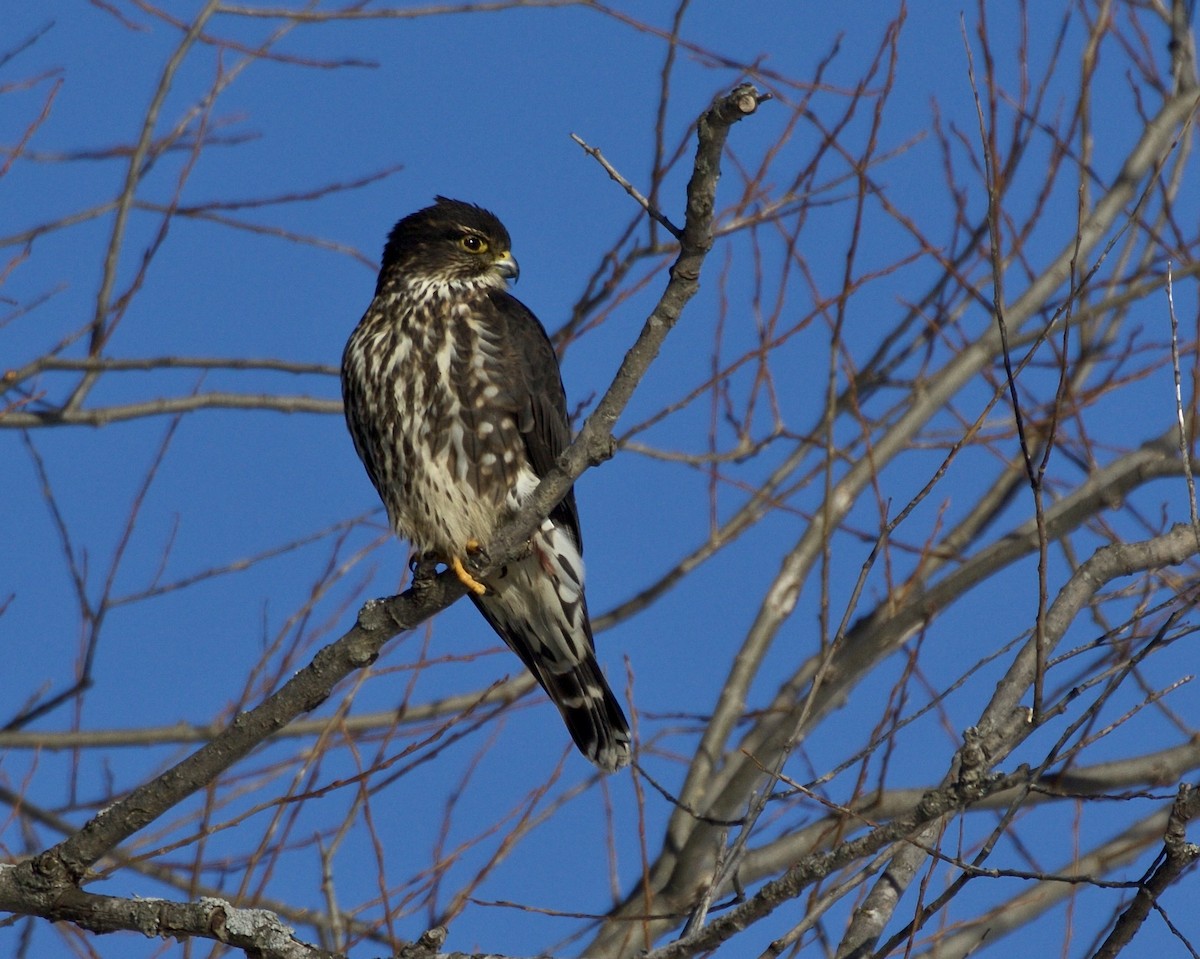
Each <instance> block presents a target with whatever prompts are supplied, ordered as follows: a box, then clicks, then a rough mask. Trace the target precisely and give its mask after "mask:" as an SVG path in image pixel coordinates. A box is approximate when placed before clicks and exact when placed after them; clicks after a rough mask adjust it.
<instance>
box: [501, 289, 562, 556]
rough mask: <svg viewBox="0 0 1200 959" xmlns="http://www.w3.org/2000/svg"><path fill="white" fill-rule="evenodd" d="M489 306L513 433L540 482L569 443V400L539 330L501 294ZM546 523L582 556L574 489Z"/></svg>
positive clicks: (525, 311) (513, 300) (537, 324)
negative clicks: (505, 362)
mask: <svg viewBox="0 0 1200 959" xmlns="http://www.w3.org/2000/svg"><path fill="white" fill-rule="evenodd" d="M492 302H493V304H494V305H495V307H496V309H497V311H498V312H499V313H500V315H501V316H502V317H503V318H504V324H505V327H506V336H505V341H506V344H507V346H508V348H509V349H508V354H509V357H510V367H511V374H512V376H513V388H514V393H515V399H516V406H517V428H518V430H519V431H520V433H521V437H522V439H523V440H524V441H525V454H526V456H527V457H528V459H529V464H530V466H531V467H533V471H534V472H535V473H536V474H537V475H538V477H539V478H543V477H545V476H546V474H547V473H549V472H550V470H551V469H553V467H554V463H555V460H557V459H558V457H559V455H560V454H561V453H562V452H563V450H565V449H566V448H567V446H569V445H570V443H571V427H570V424H569V422H568V420H567V394H566V391H565V390H564V389H563V383H562V376H561V374H560V373H559V371H558V357H557V356H556V355H555V352H554V347H553V345H551V343H550V337H548V336H547V335H546V331H545V329H544V328H543V327H542V324H541V323H540V322H538V319H537V317H536V316H534V315H533V313H532V312H531V311H530V310H529V308H528V307H526V306H525V304H524V303H522V302H521V301H520V300H518V299H517V298H516V297H514V296H511V295H509V294H508V293H504V292H499V293H496V294H494V295H493V296H492ZM550 518H551V519H552V520H554V521H555V522H556V523H560V524H562V525H564V526H566V527H567V528H568V529H570V531H571V533H572V535H574V537H575V542H576V544H577V546H578V548H579V549H580V551H581V552H582V550H583V539H582V537H581V536H580V532H579V510H578V508H577V507H576V505H575V491H574V490H573V489H572V490H569V491H568V492H567V495H566V496H564V497H563V498H562V500H561V501H560V502H559V504H558V505H557V506H556V507H554V509H553V510H552V511H551V512H550Z"/></svg>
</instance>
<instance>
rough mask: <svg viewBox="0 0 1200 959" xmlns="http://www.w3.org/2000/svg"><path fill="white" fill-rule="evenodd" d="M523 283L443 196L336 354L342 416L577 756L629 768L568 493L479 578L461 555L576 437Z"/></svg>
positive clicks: (412, 221)
mask: <svg viewBox="0 0 1200 959" xmlns="http://www.w3.org/2000/svg"><path fill="white" fill-rule="evenodd" d="M516 278H517V261H516V260H515V259H513V256H512V253H511V251H510V240H509V236H508V231H507V230H506V229H505V228H504V225H503V224H502V223H501V222H500V221H499V220H498V219H497V218H496V217H495V216H494V215H493V214H491V213H489V212H488V211H487V210H484V209H482V208H480V207H478V206H474V205H472V204H470V203H463V202H461V201H458V200H448V199H446V198H445V197H438V198H437V202H436V203H435V204H434V205H433V206H431V207H427V208H426V209H423V210H418V211H417V212H416V213H413V214H411V215H409V216H407V217H405V218H404V219H403V220H401V221H400V222H399V223H397V224H396V226H395V227H394V228H393V229H392V232H391V234H390V235H389V236H388V240H387V245H386V246H385V248H384V251H383V263H382V267H381V269H380V271H379V282H378V283H377V284H376V287H375V298H374V299H373V300H372V301H371V305H370V307H368V308H367V312H366V314H365V315H364V316H363V318H362V320H361V321H360V322H359V324H358V326H357V328H356V329H355V330H354V333H353V334H352V335H351V336H350V341H349V342H348V343H347V344H346V350H345V353H344V354H343V356H342V396H343V399H344V400H345V409H346V423H347V425H348V426H349V428H350V435H351V436H352V437H353V439H354V447H355V449H356V450H357V451H358V455H359V458H360V459H361V460H362V461H363V465H364V466H365V467H366V470H367V474H368V475H369V476H370V478H371V482H372V483H374V484H375V489H376V490H377V491H378V492H379V497H380V499H382V500H383V504H384V506H385V507H386V508H387V513H388V518H389V520H390V521H391V525H392V528H393V529H394V530H395V531H396V533H397V534H398V535H399V536H401V537H403V538H405V539H407V540H409V542H410V543H411V544H412V546H413V548H414V550H416V552H417V554H418V555H421V556H431V557H433V558H435V559H436V560H438V561H439V562H442V563H445V564H446V566H447V567H448V568H450V569H452V570H454V572H455V573H456V574H457V575H458V578H459V579H460V580H461V581H462V582H463V583H464V584H465V585H466V586H467V587H468V595H469V596H470V597H471V600H472V602H474V603H475V606H476V608H477V609H478V610H479V611H480V612H481V613H483V616H484V618H485V619H486V620H487V621H488V622H489V623H490V624H491V626H492V628H493V629H494V630H495V631H496V632H497V633H498V634H499V635H500V638H501V639H503V640H504V642H505V643H507V644H508V646H509V648H510V649H512V651H513V652H515V653H516V654H517V655H518V656H519V657H520V658H521V661H522V662H523V663H524V664H525V666H526V667H527V668H528V669H529V671H530V672H531V673H533V676H534V678H535V679H537V681H538V682H539V683H540V684H541V686H542V688H543V689H544V690H545V691H546V693H547V694H548V695H549V696H550V699H551V700H553V702H554V705H555V706H557V707H558V710H559V712H560V713H562V717H563V720H564V722H565V723H566V725H567V730H568V731H569V732H570V734H571V738H572V739H574V740H575V744H576V745H577V746H578V747H579V750H580V752H582V753H583V754H584V755H585V756H586V757H587V758H588V759H590V760H591V761H592V762H593V763H595V764H596V765H597V766H599V767H600V768H601V769H604V770H607V771H612V770H616V769H619V768H621V767H622V766H625V765H627V764H628V763H629V759H630V755H629V725H628V723H627V722H626V720H625V714H624V713H623V712H622V711H621V706H620V704H619V703H618V702H617V699H616V697H615V696H614V695H613V693H612V690H611V689H609V686H608V683H607V682H605V680H604V676H603V674H602V673H601V672H600V667H599V665H598V664H597V662H596V656H595V650H594V643H593V640H592V627H591V623H590V622H589V620H588V612H587V601H586V599H585V598H584V592H583V579H584V570H583V541H582V539H581V537H580V534H579V514H578V510H577V509H576V505H575V494H574V491H573V490H572V491H570V492H568V493H567V495H566V496H565V497H563V499H562V501H561V502H559V504H558V505H557V506H556V507H554V509H553V511H552V512H551V513H550V516H549V517H548V518H546V519H545V520H544V521H543V522H542V523H541V525H540V527H539V528H538V529H537V530H536V531H535V532H534V534H533V536H532V537H531V538H530V541H529V548H528V550H526V551H525V552H523V553H522V554H521V555H520V556H519V557H518V558H517V559H514V560H511V561H510V562H508V563H507V564H506V565H505V566H503V567H502V568H501V569H499V570H498V571H497V572H495V573H493V574H492V575H489V576H487V577H484V578H482V579H481V580H478V581H477V580H476V579H475V578H474V577H473V576H472V575H471V573H470V572H468V570H467V569H466V567H465V565H464V562H463V561H464V559H466V558H467V557H469V556H471V555H473V554H475V553H477V552H478V551H479V550H480V549H481V548H482V546H483V544H486V543H487V542H488V541H489V540H490V539H491V538H492V536H493V535H494V534H495V533H496V532H497V531H498V530H499V529H500V527H501V526H503V525H504V523H505V522H506V521H507V520H508V519H510V518H511V517H512V516H513V515H514V514H515V513H516V511H517V510H518V509H520V507H521V506H522V505H523V503H524V502H525V500H526V499H527V498H528V497H529V495H530V494H531V493H532V492H533V490H534V489H535V488H536V487H537V485H538V482H539V481H540V480H541V479H542V477H544V476H545V475H546V473H547V472H549V470H550V469H551V468H552V467H553V466H554V461H555V459H556V458H557V457H558V455H559V454H560V453H562V451H563V450H564V449H566V447H567V444H568V443H569V442H570V439H571V432H570V426H569V423H568V420H567V400H566V393H565V392H564V390H563V385H562V378H561V376H560V374H559V370H558V360H557V358H556V356H555V354H554V348H553V346H551V344H550V339H549V337H547V335H546V331H545V330H544V329H543V328H542V325H541V324H540V323H539V322H538V320H537V318H536V317H535V316H534V315H533V314H532V313H531V312H530V311H529V310H528V309H527V308H526V306H525V305H524V304H523V303H521V301H520V300H518V299H516V298H515V297H514V296H512V295H511V294H510V293H509V292H508V282H507V281H508V280H516Z"/></svg>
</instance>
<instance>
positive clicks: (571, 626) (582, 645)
mask: <svg viewBox="0 0 1200 959" xmlns="http://www.w3.org/2000/svg"><path fill="white" fill-rule="evenodd" d="M532 546H533V549H532V551H531V553H530V555H528V556H525V557H522V558H521V559H519V560H516V561H514V562H511V563H509V564H508V565H507V566H505V567H504V569H503V570H501V572H499V573H497V574H496V575H494V576H492V577H489V578H488V580H486V583H485V585H486V586H487V590H488V591H487V593H485V594H484V595H482V596H474V595H472V597H471V598H472V599H473V600H474V601H475V605H476V606H477V607H478V608H479V610H480V612H482V613H483V615H484V616H485V617H486V618H487V621H488V622H489V623H491V625H492V628H493V629H495V630H496V632H497V633H499V634H500V637H501V638H502V639H503V640H504V642H505V643H507V644H508V646H509V648H511V649H512V650H513V652H515V653H516V654H517V655H518V656H520V657H521V661H522V662H524V663H525V665H526V667H527V668H528V669H529V671H530V672H531V673H533V675H534V678H535V679H537V681H538V682H539V683H540V684H541V687H542V689H544V690H545V691H546V693H547V695H548V696H549V697H550V699H551V700H552V701H553V702H554V705H555V706H557V707H558V711H559V712H560V713H562V717H563V721H564V722H565V723H566V726H567V730H568V732H570V734H571V738H572V739H573V740H575V745H576V746H578V747H579V751H580V752H581V753H583V754H584V755H585V756H587V758H588V759H590V760H591V761H592V762H593V763H595V764H596V765H597V766H599V767H600V768H601V769H603V770H605V771H607V772H613V771H614V770H617V769H620V768H621V767H622V766H627V765H628V764H629V760H630V751H629V723H628V722H627V721H626V719H625V713H624V712H623V711H622V710H621V704H620V703H619V702H617V698H616V696H614V695H613V692H612V690H611V689H610V688H609V685H608V683H607V682H606V681H605V679H604V675H603V674H602V673H601V672H600V666H599V664H598V663H597V662H596V654H595V650H594V645H593V642H592V628H591V624H590V623H589V622H588V616H587V603H586V601H585V599H584V595H583V561H582V559H581V558H580V557H579V552H578V550H577V549H576V548H575V547H574V544H573V542H571V541H570V537H569V535H568V534H567V533H566V532H565V531H564V530H562V529H560V528H557V527H553V526H552V524H550V523H549V522H547V523H546V524H545V525H544V526H543V527H542V530H540V531H539V532H538V533H536V534H535V535H534V537H533V539H532Z"/></svg>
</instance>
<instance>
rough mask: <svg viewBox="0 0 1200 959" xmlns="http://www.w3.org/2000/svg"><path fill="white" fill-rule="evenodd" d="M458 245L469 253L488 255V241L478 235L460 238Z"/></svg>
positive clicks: (471, 234)
mask: <svg viewBox="0 0 1200 959" xmlns="http://www.w3.org/2000/svg"><path fill="white" fill-rule="evenodd" d="M458 245H459V246H461V247H462V248H463V249H464V250H466V251H467V252H468V253H486V252H487V248H488V243H487V240H485V239H484V238H483V237H481V236H480V235H479V234H477V233H468V234H466V236H462V237H459V240H458Z"/></svg>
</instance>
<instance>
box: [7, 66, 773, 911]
mask: <svg viewBox="0 0 1200 959" xmlns="http://www.w3.org/2000/svg"><path fill="white" fill-rule="evenodd" d="M765 99H767V96H765V95H762V94H759V93H758V92H757V91H756V90H755V89H754V88H753V87H751V86H749V85H742V86H739V87H737V88H736V89H735V90H733V91H732V92H731V93H730V94H728V95H726V96H721V97H718V98H716V99H715V100H714V101H713V103H712V105H711V106H710V107H709V108H708V110H707V111H705V113H704V114H703V115H702V116H701V117H700V120H699V123H698V145H697V151H696V160H695V166H694V169H693V173H692V178H691V181H690V182H689V183H688V188H687V214H686V221H685V225H684V229H683V236H682V241H681V250H680V254H679V257H678V259H677V260H676V262H675V264H674V266H673V267H672V269H671V274H670V281H669V282H668V284H667V287H666V289H665V290H664V292H663V294H662V297H661V299H660V300H659V303H658V305H657V306H656V307H655V309H654V311H653V312H652V313H651V314H650V316H649V318H648V319H647V320H646V323H645V325H644V327H643V329H642V332H641V334H640V335H639V337H638V339H637V341H636V342H635V344H634V345H633V346H632V347H631V348H630V350H629V352H628V353H627V354H626V356H625V358H624V361H623V362H622V364H621V367H620V369H619V370H618V372H617V374H616V376H615V378H614V380H613V383H612V385H611V386H610V387H609V389H608V392H607V393H606V394H605V396H604V398H603V399H602V400H601V401H600V403H599V405H598V406H597V408H596V410H595V411H594V412H593V413H592V415H591V416H590V417H589V418H588V420H587V422H586V423H585V424H584V427H583V429H582V431H581V432H580V435H579V436H578V437H577V438H576V440H575V442H574V443H572V444H571V446H570V447H569V448H568V449H567V450H566V451H565V452H564V453H563V455H562V456H561V457H560V458H559V461H558V464H557V466H556V468H555V469H554V470H552V471H551V472H550V474H549V475H548V476H547V477H546V478H545V479H544V480H543V481H542V482H541V484H540V485H539V486H538V488H537V489H536V490H535V491H534V494H533V495H532V497H531V498H530V500H529V502H528V503H527V505H526V506H525V507H524V508H523V509H522V510H521V511H520V513H518V514H517V516H516V517H514V519H513V520H512V521H511V522H510V523H509V524H507V525H506V526H505V528H504V529H503V530H501V532H500V533H499V534H498V535H497V536H496V537H495V538H494V539H493V541H492V542H491V543H490V544H489V550H488V553H489V555H490V556H491V557H493V558H494V559H493V560H492V565H499V564H501V563H503V562H506V561H508V560H509V558H510V557H511V556H513V555H515V554H516V553H517V552H518V551H519V550H520V548H521V547H522V545H523V544H524V542H525V541H526V540H527V539H528V537H529V535H530V534H531V533H532V531H533V529H534V527H535V526H536V524H537V523H538V522H540V520H541V518H542V517H544V516H547V515H548V514H549V512H550V510H551V509H552V508H553V506H554V504H555V503H557V502H558V500H559V499H561V498H562V497H563V496H564V495H565V494H566V492H567V490H568V489H569V488H570V486H571V484H572V483H573V482H574V481H575V480H576V479H577V478H578V477H579V476H580V475H581V474H582V473H583V472H584V470H586V469H587V468H588V467H589V466H592V465H596V464H598V463H601V462H603V461H604V460H606V459H608V458H609V457H610V456H611V455H612V451H613V427H614V425H615V423H616V421H617V419H618V418H619V416H620V415H621V412H622V411H623V410H624V408H625V406H626V404H627V403H628V402H629V400H630V398H631V397H632V395H633V392H634V390H635V389H636V387H637V385H638V383H639V382H640V381H641V379H642V378H643V377H644V376H645V374H646V371H647V370H648V369H649V366H650V364H651V363H652V362H653V360H654V358H655V357H656V356H657V355H658V353H659V351H660V349H661V348H662V344H663V342H664V340H665V339H666V336H667V334H668V333H669V332H670V331H671V329H672V328H673V327H674V326H675V324H676V322H677V321H678V319H679V317H680V315H681V314H682V311H683V308H684V306H685V305H686V304H687V302H688V301H689V300H690V299H691V298H692V296H693V295H695V293H696V290H697V289H698V288H699V277H700V269H701V266H702V264H703V262H704V258H705V256H706V255H707V253H708V251H709V250H710V249H711V248H712V244H713V228H712V226H713V224H712V220H713V205H714V198H715V194H716V186H717V180H718V178H719V176H720V160H721V153H722V150H723V148H724V145H725V140H726V138H727V136H728V133H729V129H730V127H731V126H732V125H733V124H734V123H736V122H737V121H738V120H740V119H742V118H743V117H745V116H748V115H750V114H752V113H754V112H755V110H756V109H757V107H758V104H759V103H760V102H762V101H763V100H765ZM463 592H464V587H463V586H462V584H461V583H460V582H459V581H458V579H457V577H455V576H454V575H452V574H451V575H445V574H444V575H442V576H440V577H437V578H436V579H434V580H427V581H423V582H420V583H419V584H418V585H415V586H414V587H412V588H410V589H409V590H407V591H406V592H405V593H403V594H401V595H400V596H394V597H391V598H389V599H386V600H380V601H375V602H372V603H368V604H367V605H366V606H364V607H363V609H362V610H361V611H360V613H359V617H358V623H357V624H356V625H355V626H354V627H353V628H352V629H351V630H350V631H349V632H347V633H346V634H345V635H344V636H342V637H341V638H340V639H338V640H337V641H336V642H334V643H332V644H330V645H329V646H327V647H325V648H324V649H322V650H320V651H319V652H318V653H317V654H316V656H314V657H313V659H312V661H311V662H310V663H309V664H308V665H307V666H306V667H305V668H304V669H302V670H300V671H299V672H298V673H297V674H296V675H295V676H293V677H292V678H291V679H290V680H289V681H288V682H287V683H285V684H284V685H283V686H282V687H280V689H279V690H277V691H276V692H275V693H273V694H272V695H271V696H269V697H268V698H267V699H266V700H265V701H264V702H263V703H261V704H260V705H259V706H257V707H256V708H254V709H252V710H250V711H248V712H246V713H242V714H240V715H238V716H237V717H235V718H234V720H233V722H232V723H231V724H230V726H229V727H228V728H227V729H226V730H225V731H224V732H222V733H221V734H220V735H219V736H218V737H217V738H215V739H214V740H212V741H211V742H209V743H208V744H206V745H205V746H203V747H201V748H200V749H198V750H197V751H196V752H194V753H192V754H191V755H190V756H188V757H187V758H185V759H183V760H182V761H181V762H179V763H178V764H176V765H175V766H174V767H172V768H171V769H169V770H167V771H166V772H164V773H163V774H162V775H160V776H158V777H157V778H155V779H153V780H151V781H150V782H147V783H144V784H143V785H141V786H139V787H137V788H136V789H134V790H133V791H131V792H130V793H129V794H128V795H127V796H125V797H124V798H123V799H121V800H119V801H117V802H115V803H113V804H112V805H110V806H108V807H106V808H105V809H103V810H101V812H99V813H98V814H97V815H96V816H95V817H94V818H93V819H91V820H90V821H89V822H88V823H86V824H85V825H84V826H83V828H82V829H80V830H79V832H77V833H75V834H74V835H72V836H70V837H68V838H67V839H66V840H64V841H63V842H61V843H59V844H58V845H56V846H54V847H52V848H51V849H48V850H46V851H45V852H43V853H41V854H40V855H37V856H35V857H32V858H31V859H29V860H26V861H25V862H23V863H21V864H19V865H18V866H16V867H14V868H13V870H12V871H11V873H10V874H9V875H8V876H7V877H6V878H7V879H8V880H9V881H6V882H4V883H3V888H2V889H0V892H2V893H3V895H2V896H0V899H2V902H0V908H2V909H4V910H6V911H10V912H16V913H32V914H46V913H45V910H46V905H45V904H46V903H47V902H52V903H55V911H54V918H55V919H63V920H70V921H82V922H86V920H87V915H86V910H82V908H81V910H75V909H72V908H71V905H70V904H71V902H72V901H73V900H72V897H73V896H75V897H77V896H78V895H80V893H79V892H78V890H77V889H76V887H77V886H78V885H79V884H80V883H82V882H84V881H86V879H87V878H88V876H89V873H90V872H91V870H92V867H93V866H94V865H95V864H96V863H97V862H98V861H99V860H100V859H101V858H102V857H103V856H104V855H105V854H106V853H108V852H109V851H111V850H112V849H114V848H115V847H116V846H117V845H118V844H119V843H121V842H122V841H124V840H125V839H128V838H129V837H130V836H132V835H134V834H135V833H137V832H138V831H139V830H141V829H143V828H144V827H145V826H147V825H149V824H150V823H151V822H153V821H155V820H156V819H157V818H158V817H159V816H161V815H163V814H164V813H165V812H167V811H168V810H170V809H171V808H173V807H174V806H175V805H176V804H178V803H179V802H180V801H182V800H183V799H184V798H186V797H187V796H189V795H191V794H193V793H194V792H196V791H198V790H200V789H202V788H203V787H204V786H205V785H207V784H208V783H210V782H212V781H213V780H214V779H215V778H216V777H217V776H219V775H220V774H221V773H222V772H223V771H224V770H226V769H228V768H229V767H230V766H232V765H233V764H234V763H236V762H237V761H238V760H240V759H242V758H243V757H244V756H246V755H247V754H248V753H249V752H250V751H251V750H253V749H254V748H255V747H256V746H257V745H258V744H259V743H261V742H262V741H263V740H264V739H265V738H266V737H268V736H270V735H271V734H272V733H274V732H276V731H278V730H279V729H281V728H283V727H284V726H285V725H287V724H288V723H289V722H291V721H292V720H293V719H295V718H296V717H297V716H299V715H300V714H302V713H305V712H309V711H311V710H313V709H315V708H316V707H318V706H319V705H320V704H321V703H323V702H324V701H325V700H326V699H327V698H328V697H329V695H330V694H331V693H332V691H333V689H334V687H335V686H336V685H337V684H338V683H339V682H340V681H341V680H343V679H344V678H345V677H347V676H349V675H350V674H351V673H353V672H354V671H355V670H358V669H361V668H363V667H364V666H367V665H369V664H370V663H372V662H373V661H374V660H375V659H376V657H377V656H378V655H379V652H380V650H381V649H382V648H383V646H384V644H385V643H387V642H388V641H389V640H390V639H392V638H393V637H394V636H396V635H397V634H399V633H401V632H403V631H404V630H407V629H412V628H413V627H415V626H417V625H419V624H420V623H421V622H423V621H424V620H426V619H428V618H429V617H430V616H432V615H434V614H435V613H436V612H438V611H439V610H441V609H443V608H445V607H446V606H449V605H450V604H451V603H452V602H454V601H455V600H456V599H458V598H459V597H461V596H462V594H463ZM130 928H135V927H132V926H131V927H130Z"/></svg>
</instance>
